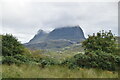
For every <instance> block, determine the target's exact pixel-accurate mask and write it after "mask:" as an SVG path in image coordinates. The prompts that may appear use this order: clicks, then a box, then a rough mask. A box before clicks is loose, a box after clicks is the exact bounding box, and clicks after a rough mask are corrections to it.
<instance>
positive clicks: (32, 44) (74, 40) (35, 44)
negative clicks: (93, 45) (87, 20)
mask: <svg viewBox="0 0 120 80" xmlns="http://www.w3.org/2000/svg"><path fill="white" fill-rule="evenodd" d="M83 40H85V37H84V33H83V30H82V29H81V28H80V26H67V27H61V28H56V29H54V30H53V31H51V32H49V33H46V32H45V31H43V30H39V31H38V33H37V34H36V35H35V36H34V37H33V38H32V39H31V40H30V41H29V42H28V43H26V44H25V46H26V47H28V48H31V49H59V48H64V47H67V46H70V45H72V44H78V43H80V42H81V41H83Z"/></svg>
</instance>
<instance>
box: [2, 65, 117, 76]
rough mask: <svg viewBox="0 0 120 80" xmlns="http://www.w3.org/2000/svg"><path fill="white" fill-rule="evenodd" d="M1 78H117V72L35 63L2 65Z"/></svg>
mask: <svg viewBox="0 0 120 80" xmlns="http://www.w3.org/2000/svg"><path fill="white" fill-rule="evenodd" d="M2 71H3V72H2V73H3V74H2V77H3V78H117V77H118V73H117V72H111V71H103V70H100V69H92V68H91V69H86V68H76V69H68V67H66V66H57V65H55V66H47V67H45V68H41V67H39V66H36V65H21V66H16V65H14V64H13V65H10V66H8V65H3V66H2Z"/></svg>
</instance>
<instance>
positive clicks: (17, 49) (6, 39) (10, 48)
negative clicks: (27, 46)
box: [2, 34, 24, 56]
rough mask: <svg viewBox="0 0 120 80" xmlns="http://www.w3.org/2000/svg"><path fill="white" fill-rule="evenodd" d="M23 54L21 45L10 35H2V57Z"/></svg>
mask: <svg viewBox="0 0 120 80" xmlns="http://www.w3.org/2000/svg"><path fill="white" fill-rule="evenodd" d="M23 52H24V47H23V45H22V44H21V43H20V42H18V40H17V39H16V38H15V37H13V36H12V35H9V34H6V35H2V55H3V56H14V55H16V54H22V53H23Z"/></svg>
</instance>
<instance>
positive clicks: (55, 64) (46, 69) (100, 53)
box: [0, 31, 120, 78]
mask: <svg viewBox="0 0 120 80" xmlns="http://www.w3.org/2000/svg"><path fill="white" fill-rule="evenodd" d="M2 41H3V42H2V45H3V46H2V52H3V56H2V64H3V65H2V66H0V67H2V68H3V69H2V76H3V77H4V78H18V77H19V78H20V77H23V78H29V77H30V78H31V77H34V78H36V77H37V78H38V77H39V78H117V77H118V71H119V70H120V68H119V66H120V54H119V51H120V49H119V47H118V44H117V43H116V39H115V37H114V36H113V34H112V33H111V31H109V32H104V31H102V32H98V33H97V34H96V35H95V34H93V35H92V36H89V37H88V38H87V39H86V40H85V41H84V42H82V46H83V47H84V49H85V50H84V52H83V50H82V52H77V49H78V47H77V49H76V50H75V51H74V49H72V50H71V51H70V50H69V49H70V48H67V49H68V50H62V51H57V52H55V51H46V50H34V51H33V50H29V49H27V48H25V47H24V46H23V45H22V44H21V43H20V42H18V41H17V39H16V38H15V37H13V36H12V35H8V34H6V35H3V38H2ZM9 42H10V43H9ZM78 51H79V50H78ZM80 51H81V50H80Z"/></svg>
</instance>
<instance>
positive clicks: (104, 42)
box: [82, 30, 117, 53]
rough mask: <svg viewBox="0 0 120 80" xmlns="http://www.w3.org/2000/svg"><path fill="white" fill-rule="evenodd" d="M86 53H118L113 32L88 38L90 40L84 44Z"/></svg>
mask: <svg viewBox="0 0 120 80" xmlns="http://www.w3.org/2000/svg"><path fill="white" fill-rule="evenodd" d="M82 46H83V47H84V48H85V51H96V50H101V51H103V52H106V53H113V52H115V51H116V48H117V44H116V38H115V36H113V34H112V32H111V30H110V31H109V32H104V30H102V32H101V31H100V32H98V33H97V34H96V35H95V34H93V35H92V36H90V35H89V36H88V38H87V39H86V40H85V41H84V42H83V43H82Z"/></svg>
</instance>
